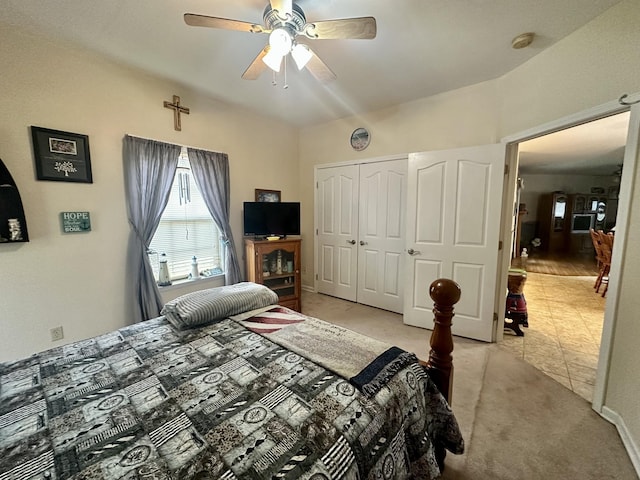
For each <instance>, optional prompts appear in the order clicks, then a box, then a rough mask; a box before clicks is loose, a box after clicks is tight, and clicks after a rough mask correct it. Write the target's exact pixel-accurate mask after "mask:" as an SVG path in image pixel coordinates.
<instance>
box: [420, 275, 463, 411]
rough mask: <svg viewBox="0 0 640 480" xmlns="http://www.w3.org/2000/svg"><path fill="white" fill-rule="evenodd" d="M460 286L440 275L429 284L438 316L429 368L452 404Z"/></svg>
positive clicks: (432, 337)
mask: <svg viewBox="0 0 640 480" xmlns="http://www.w3.org/2000/svg"><path fill="white" fill-rule="evenodd" d="M460 293H461V292H460V287H459V286H458V284H457V283H456V282H454V281H453V280H449V279H446V278H439V279H438V280H435V281H434V282H433V283H432V284H431V286H430V287H429V295H430V296H431V298H432V300H433V302H434V305H433V315H434V319H433V321H434V323H435V325H434V327H433V332H432V333H431V340H430V342H429V343H430V345H431V350H430V351H429V362H428V363H427V370H428V371H429V376H430V377H431V379H432V380H433V382H434V383H435V384H436V386H437V387H438V389H439V390H440V392H441V393H442V395H444V397H445V398H446V399H447V402H449V403H451V397H452V394H451V391H452V388H453V357H452V356H451V352H452V351H453V336H452V335H451V319H452V318H453V316H454V312H453V306H454V305H455V304H456V303H457V302H458V300H460Z"/></svg>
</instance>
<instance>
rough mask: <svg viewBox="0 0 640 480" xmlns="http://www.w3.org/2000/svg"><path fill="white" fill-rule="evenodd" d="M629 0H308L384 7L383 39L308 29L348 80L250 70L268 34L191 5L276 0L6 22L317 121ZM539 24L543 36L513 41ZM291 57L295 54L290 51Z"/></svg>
mask: <svg viewBox="0 0 640 480" xmlns="http://www.w3.org/2000/svg"><path fill="white" fill-rule="evenodd" d="M618 2H619V0H560V1H559V0H397V1H389V0H297V1H296V2H295V3H297V4H298V5H299V6H300V7H301V8H302V9H303V10H304V12H305V14H306V17H307V22H313V21H314V20H329V19H338V18H348V17H360V16H373V17H375V18H376V20H377V26H378V35H377V37H376V38H375V39H373V40H308V41H305V42H306V43H307V44H308V45H310V46H311V47H312V48H313V50H314V51H315V52H316V53H317V54H318V56H319V57H320V58H321V59H322V60H323V61H324V62H325V63H326V64H327V65H328V66H329V67H330V68H331V69H332V70H333V71H334V72H335V74H336V75H337V80H335V81H333V82H332V83H329V84H326V85H323V84H320V83H318V81H317V80H315V78H313V77H312V76H311V75H310V74H309V73H308V72H307V71H306V70H303V71H301V72H298V71H297V70H296V69H295V68H291V65H290V68H288V79H287V83H288V85H289V87H288V88H287V89H283V88H282V86H283V82H284V79H283V78H282V76H280V77H279V78H277V79H276V80H277V82H278V85H277V86H276V87H273V86H272V75H271V74H270V73H269V72H265V73H264V74H263V75H262V76H261V77H260V78H259V79H258V80H253V81H250V80H242V79H241V78H240V76H241V75H242V73H243V72H244V70H245V69H246V67H247V66H248V65H249V64H250V63H251V61H252V60H253V59H254V58H255V56H256V55H257V54H258V52H259V51H260V50H261V49H262V48H263V47H264V45H266V43H267V40H268V37H267V36H266V35H262V34H252V33H245V32H238V31H229V30H220V29H212V28H201V27H189V26H187V25H186V24H185V22H184V21H183V14H184V13H187V12H189V13H198V14H203V15H210V16H218V17H225V18H231V19H237V20H242V21H246V22H252V23H260V24H261V23H262V13H263V10H264V8H265V6H266V5H267V1H266V0H234V1H229V0H180V1H169V0H0V8H1V9H2V10H1V11H2V15H1V16H0V21H2V22H8V23H11V24H15V25H19V26H23V27H25V28H28V29H29V30H31V31H34V32H39V33H41V34H43V35H46V36H52V37H59V38H62V39H65V40H68V41H71V42H75V43H78V44H80V45H82V46H84V47H86V48H89V49H92V50H95V51H98V52H101V53H103V54H106V55H108V56H110V57H112V58H114V59H117V60H118V61H121V62H124V63H126V64H129V65H134V66H137V67H140V68H142V69H144V70H148V71H150V72H152V73H154V74H157V75H160V76H163V77H167V78H170V79H173V80H176V81H179V82H182V83H184V84H187V85H189V86H191V87H194V88H197V89H199V90H202V91H204V92H206V93H208V94H209V95H212V96H213V97H215V98H219V99H224V100H225V101H228V102H231V103H235V104H239V105H243V106H245V107H247V108H251V109H253V110H257V111H260V112H262V113H266V114H267V115H272V116H274V117H278V118H281V119H284V120H286V121H288V122H291V123H293V124H295V125H309V124H314V123H320V122H324V121H328V120H332V119H335V118H340V117H344V116H348V115H351V114H354V113H359V112H366V111H372V110H376V109H380V108H384V107H389V106H392V105H396V104H399V103H403V102H408V101H411V100H415V99H417V98H422V97H427V96H430V95H433V94H437V93H441V92H444V91H447V90H451V89H455V88H459V87H463V86H466V85H472V84H475V83H478V82H481V81H485V80H489V79H492V78H497V77H499V76H501V75H503V74H505V73H506V72H509V71H510V70H512V69H514V68H515V67H517V66H518V65H520V64H522V63H523V62H526V61H527V60H528V59H530V58H531V57H533V56H535V55H537V54H538V53H540V52H541V51H543V50H544V49H546V48H548V47H549V46H550V45H552V44H553V43H555V42H557V41H558V40H560V39H562V38H563V37H565V36H567V35H568V34H570V33H572V32H573V31H575V30H576V29H578V28H580V27H581V26H582V25H584V24H585V23H587V22H589V21H590V20H592V19H593V18H595V17H596V16H598V15H599V14H601V13H602V12H604V11H605V10H606V9H607V8H609V7H611V6H612V5H614V4H616V3H618ZM529 31H533V32H535V33H536V35H537V37H536V39H535V41H534V42H533V44H532V45H531V46H530V47H528V48H526V49H522V50H514V49H512V48H511V40H512V39H513V38H514V37H515V36H516V35H518V34H521V33H523V32H529ZM289 63H290V62H289Z"/></svg>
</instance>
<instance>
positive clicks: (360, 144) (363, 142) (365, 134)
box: [350, 127, 371, 151]
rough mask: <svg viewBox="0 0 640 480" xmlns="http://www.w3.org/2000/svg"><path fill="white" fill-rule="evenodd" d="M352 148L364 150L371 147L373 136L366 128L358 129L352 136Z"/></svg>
mask: <svg viewBox="0 0 640 480" xmlns="http://www.w3.org/2000/svg"><path fill="white" fill-rule="evenodd" d="M350 141H351V147H352V148H353V149H354V150H356V151H360V150H364V149H365V148H367V147H368V146H369V142H370V141H371V135H370V134H369V131H368V130H367V129H366V128H362V127H360V128H356V129H355V130H354V131H353V133H352V134H351V140H350Z"/></svg>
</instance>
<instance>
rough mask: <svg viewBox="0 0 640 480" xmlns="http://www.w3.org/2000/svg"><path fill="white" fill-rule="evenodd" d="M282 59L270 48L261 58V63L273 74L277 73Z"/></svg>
mask: <svg viewBox="0 0 640 480" xmlns="http://www.w3.org/2000/svg"><path fill="white" fill-rule="evenodd" d="M282 58H283V56H282V55H280V54H279V53H276V52H275V51H274V50H273V49H272V48H270V49H269V51H268V52H267V54H266V55H265V56H264V57H262V61H263V62H264V63H265V64H266V65H267V67H269V68H270V69H271V70H273V71H274V72H279V71H280V65H281V64H282Z"/></svg>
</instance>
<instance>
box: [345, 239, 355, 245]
mask: <svg viewBox="0 0 640 480" xmlns="http://www.w3.org/2000/svg"><path fill="white" fill-rule="evenodd" d="M347 243H350V244H351V245H355V244H356V241H355V240H347Z"/></svg>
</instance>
